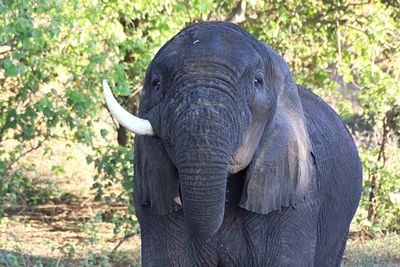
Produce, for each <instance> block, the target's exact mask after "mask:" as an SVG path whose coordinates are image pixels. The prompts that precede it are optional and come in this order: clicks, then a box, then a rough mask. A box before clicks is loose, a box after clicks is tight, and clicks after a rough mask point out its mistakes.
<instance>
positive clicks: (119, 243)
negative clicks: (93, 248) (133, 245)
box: [111, 233, 135, 258]
mask: <svg viewBox="0 0 400 267" xmlns="http://www.w3.org/2000/svg"><path fill="white" fill-rule="evenodd" d="M134 235H135V234H134V233H132V234H129V235H126V236H124V238H122V239H121V240H120V241H119V242H118V244H117V245H116V246H115V248H114V249H113V250H112V251H111V258H113V257H114V254H115V252H117V250H118V248H119V247H120V246H121V245H122V243H124V242H125V241H126V240H128V239H129V238H131V237H132V236H134Z"/></svg>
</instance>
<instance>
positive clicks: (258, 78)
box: [253, 77, 264, 87]
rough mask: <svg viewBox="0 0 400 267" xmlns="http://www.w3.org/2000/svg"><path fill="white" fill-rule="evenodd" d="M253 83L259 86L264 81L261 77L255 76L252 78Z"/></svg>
mask: <svg viewBox="0 0 400 267" xmlns="http://www.w3.org/2000/svg"><path fill="white" fill-rule="evenodd" d="M253 83H254V86H256V87H261V86H262V85H263V84H264V81H263V79H262V78H261V77H256V78H254V81H253Z"/></svg>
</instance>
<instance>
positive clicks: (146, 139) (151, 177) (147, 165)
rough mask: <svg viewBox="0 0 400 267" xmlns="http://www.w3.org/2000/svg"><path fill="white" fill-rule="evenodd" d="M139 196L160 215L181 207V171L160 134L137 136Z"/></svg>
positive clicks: (136, 159)
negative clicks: (168, 153) (179, 173)
mask: <svg viewBox="0 0 400 267" xmlns="http://www.w3.org/2000/svg"><path fill="white" fill-rule="evenodd" d="M134 164H135V194H136V196H135V199H136V200H139V201H140V202H141V203H137V204H141V205H144V206H147V205H149V206H150V210H151V211H152V212H153V213H154V214H157V215H165V214H167V213H170V212H173V211H177V210H178V209H180V208H181V204H180V194H179V181H178V171H177V169H176V168H175V166H174V165H173V163H172V162H171V160H170V158H169V157H168V155H167V152H166V151H165V149H164V146H163V145H162V143H161V139H159V138H158V137H150V136H136V138H135V160H134Z"/></svg>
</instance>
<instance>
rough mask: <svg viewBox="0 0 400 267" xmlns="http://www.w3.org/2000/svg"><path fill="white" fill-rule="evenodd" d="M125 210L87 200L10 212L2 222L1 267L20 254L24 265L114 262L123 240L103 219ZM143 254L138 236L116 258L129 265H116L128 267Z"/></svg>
mask: <svg viewBox="0 0 400 267" xmlns="http://www.w3.org/2000/svg"><path fill="white" fill-rule="evenodd" d="M125 209H126V207H124V206H120V205H116V204H109V205H105V204H101V203H99V202H94V201H92V200H91V198H89V197H86V198H75V199H70V200H68V201H65V202H60V203H53V204H46V205H39V206H35V207H29V208H24V207H17V208H15V209H14V210H12V211H8V212H7V214H6V217H4V218H2V219H1V221H0V265H1V262H5V261H6V260H7V257H9V256H10V255H11V256H13V255H14V256H15V255H16V254H18V255H20V256H21V257H22V258H21V259H20V260H21V261H27V262H32V261H35V260H36V261H37V260H39V261H45V262H49V261H55V262H60V261H67V260H68V262H70V263H71V262H73V261H82V260H85V261H92V262H93V261H94V262H95V261H99V260H100V259H99V257H100V258H101V257H103V258H104V256H105V257H106V258H107V261H110V260H111V259H110V255H111V254H110V253H111V252H112V251H113V249H114V248H115V247H116V246H117V245H118V243H119V242H120V241H121V240H122V239H123V236H122V234H120V235H115V234H114V232H113V229H114V224H112V223H110V222H105V221H104V219H103V217H104V216H107V212H110V211H112V212H119V211H120V212H123V211H124V210H125ZM99 214H101V215H99ZM139 250H140V237H139V235H134V236H132V237H130V238H129V239H127V240H126V241H124V242H123V243H122V245H121V246H120V247H119V248H118V253H116V254H113V255H114V256H115V255H120V254H121V253H122V254H124V262H125V263H126V265H125V264H123V263H122V262H119V263H118V264H116V265H120V266H127V265H129V264H131V263H132V262H137V261H138V258H139ZM2 258H3V260H2ZM8 260H9V259H8ZM103 260H104V259H103ZM94 262H93V264H94ZM128 263H129V264H128ZM24 265H25V264H24ZM32 265H34V264H32ZM94 265H96V264H94ZM100 265H102V264H100ZM113 265H114V264H113ZM26 266H31V265H30V264H27V265H26Z"/></svg>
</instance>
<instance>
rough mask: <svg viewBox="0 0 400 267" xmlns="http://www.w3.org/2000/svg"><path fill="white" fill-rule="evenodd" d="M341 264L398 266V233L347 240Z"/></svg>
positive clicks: (399, 247) (359, 266)
mask: <svg viewBox="0 0 400 267" xmlns="http://www.w3.org/2000/svg"><path fill="white" fill-rule="evenodd" d="M343 262H344V264H343V266H346V267H350V266H351V267H356V266H357V267H368V266H376V267H378V266H382V267H383V266H385V267H386V266H388V267H389V266H390V267H394V266H400V235H394V234H390V235H386V236H384V237H380V238H375V239H369V240H362V239H356V240H349V241H348V242H347V249H346V252H345V256H344V260H343Z"/></svg>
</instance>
